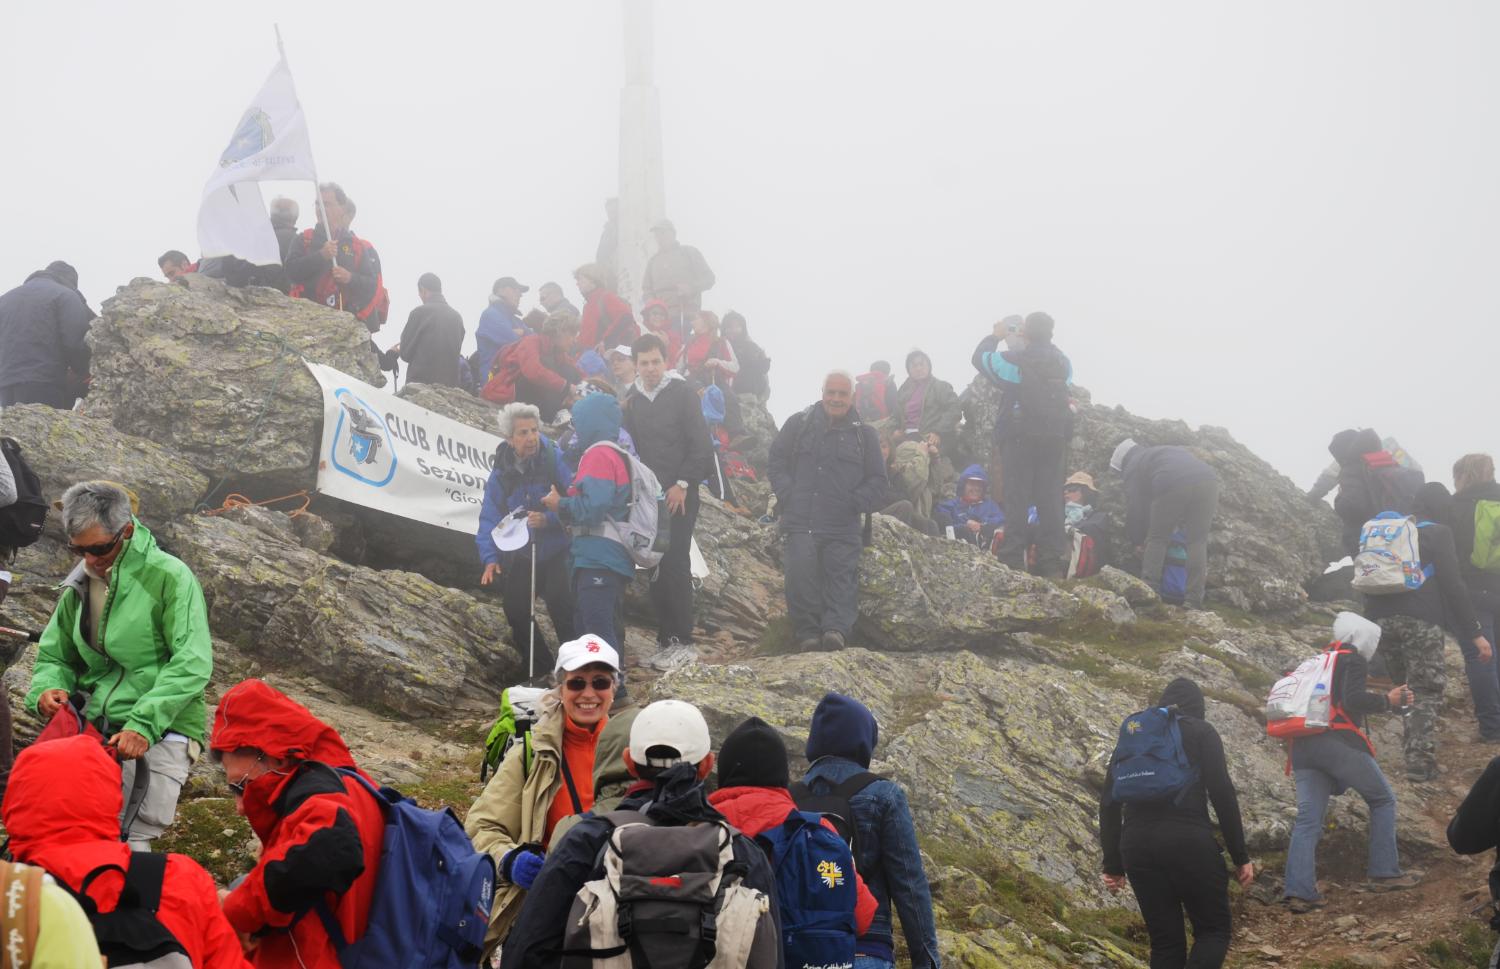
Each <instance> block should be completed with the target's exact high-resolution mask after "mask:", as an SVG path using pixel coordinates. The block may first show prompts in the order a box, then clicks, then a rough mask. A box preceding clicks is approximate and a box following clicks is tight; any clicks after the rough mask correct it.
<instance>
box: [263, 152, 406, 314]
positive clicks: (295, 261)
mask: <svg viewBox="0 0 1500 969" xmlns="http://www.w3.org/2000/svg"><path fill="white" fill-rule="evenodd" d="M318 191H319V192H320V193H321V194H322V197H323V205H322V214H323V215H324V216H325V217H326V218H327V219H328V223H329V224H328V225H324V224H323V222H322V221H319V222H318V224H317V226H316V227H315V228H312V229H307V230H305V231H304V232H303V233H302V235H301V236H299V237H298V238H296V239H293V240H292V242H291V246H290V247H289V249H288V251H287V257H286V275H287V278H288V279H289V280H291V282H292V289H291V296H292V297H293V298H299V297H300V298H303V299H310V300H312V301H313V302H315V303H322V304H323V305H324V306H328V307H331V308H333V309H337V310H343V311H345V312H347V313H353V314H354V316H355V318H356V319H358V320H359V321H360V322H361V323H363V324H364V325H365V329H367V330H369V331H370V332H371V333H374V332H375V331H376V330H379V329H380V328H381V327H382V326H384V325H385V320H386V315H387V314H389V313H390V309H391V297H390V294H389V293H387V292H386V289H385V281H384V279H383V278H382V277H381V273H380V254H379V253H377V252H376V251H375V247H374V246H372V245H370V243H369V241H368V240H366V239H361V238H360V237H359V236H356V235H355V234H354V230H353V229H351V228H350V224H351V223H352V222H353V221H354V213H355V206H354V200H353V199H352V198H350V197H349V196H348V195H347V194H345V192H344V190H343V189H342V188H341V187H339V185H338V184H337V183H336V182H325V183H323V184H322V185H320V186H318Z"/></svg>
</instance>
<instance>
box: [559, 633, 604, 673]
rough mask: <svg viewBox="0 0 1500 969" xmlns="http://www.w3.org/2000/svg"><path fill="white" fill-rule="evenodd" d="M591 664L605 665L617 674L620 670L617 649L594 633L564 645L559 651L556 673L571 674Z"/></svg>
mask: <svg viewBox="0 0 1500 969" xmlns="http://www.w3.org/2000/svg"><path fill="white" fill-rule="evenodd" d="M590 663H603V664H604V665H605V666H608V667H609V668H610V669H612V670H615V671H616V672H618V671H619V669H620V654H619V653H617V652H615V648H614V647H613V646H611V645H610V644H609V643H606V642H605V641H604V640H602V639H600V638H599V637H598V636H595V635H593V634H592V633H591V634H589V635H587V636H580V637H578V638H577V639H574V640H570V641H568V642H566V643H563V644H562V646H561V647H560V648H559V649H558V651H557V665H556V666H554V667H553V668H552V671H553V672H554V673H571V672H573V671H574V670H576V669H581V668H583V667H585V666H588V665H589V664H590Z"/></svg>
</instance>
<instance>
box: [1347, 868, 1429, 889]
mask: <svg viewBox="0 0 1500 969" xmlns="http://www.w3.org/2000/svg"><path fill="white" fill-rule="evenodd" d="M1420 884H1422V872H1419V871H1409V872H1407V873H1405V874H1404V875H1397V876H1396V877H1395V878H1371V879H1370V880H1369V881H1367V882H1365V883H1364V884H1363V885H1360V886H1358V887H1357V888H1355V889H1354V890H1355V891H1357V892H1365V893H1368V894H1372V895H1383V894H1385V893H1386V892H1404V891H1406V890H1407V889H1408V888H1416V887H1417V886H1418V885H1420Z"/></svg>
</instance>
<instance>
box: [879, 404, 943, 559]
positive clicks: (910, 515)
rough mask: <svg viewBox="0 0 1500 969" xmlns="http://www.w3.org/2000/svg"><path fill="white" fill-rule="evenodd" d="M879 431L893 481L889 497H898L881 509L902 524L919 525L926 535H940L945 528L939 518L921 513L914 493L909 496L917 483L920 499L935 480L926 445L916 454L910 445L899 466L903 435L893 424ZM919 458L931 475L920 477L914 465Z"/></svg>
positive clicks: (916, 526)
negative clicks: (933, 479)
mask: <svg viewBox="0 0 1500 969" xmlns="http://www.w3.org/2000/svg"><path fill="white" fill-rule="evenodd" d="M879 434H880V458H881V460H882V461H884V462H885V471H886V477H887V479H888V480H889V481H890V484H891V493H890V494H889V495H887V496H886V497H887V498H895V499H896V500H895V501H893V502H891V503H890V504H888V505H886V506H885V507H884V508H882V509H880V514H882V515H889V516H890V517H891V518H894V519H896V520H897V521H898V522H900V523H901V524H903V525H906V526H908V527H910V528H915V529H916V530H917V531H919V532H921V533H922V534H923V535H931V536H937V535H940V534H942V529H941V528H938V524H937V522H935V521H933V520H932V518H931V517H929V516H928V515H922V514H919V513H918V512H917V505H916V502H915V501H913V500H912V499H911V498H910V497H905V496H907V495H910V494H911V493H912V490H913V486H919V487H920V490H919V491H918V498H919V500H920V498H921V494H922V493H923V492H926V493H928V494H930V493H931V492H930V485H929V482H930V480H931V479H930V475H931V466H930V465H929V464H928V455H927V453H925V449H924V450H923V451H918V452H917V453H916V454H915V455H913V453H912V451H911V450H910V449H909V450H908V451H907V452H906V454H905V455H904V456H903V461H902V462H901V464H900V465H899V466H898V463H897V461H896V454H895V448H896V446H897V445H896V441H897V440H898V438H899V437H900V436H901V435H900V434H899V433H898V432H897V431H895V430H893V429H892V428H890V427H883V428H881V429H880V431H879ZM908 443H911V442H907V441H902V442H901V446H903V447H904V446H905V445H906V444H908ZM918 459H920V462H921V463H922V464H923V465H927V466H928V475H929V477H928V478H919V477H918V476H917V474H916V471H915V469H914V468H912V467H911V465H914V464H916V463H917V462H918Z"/></svg>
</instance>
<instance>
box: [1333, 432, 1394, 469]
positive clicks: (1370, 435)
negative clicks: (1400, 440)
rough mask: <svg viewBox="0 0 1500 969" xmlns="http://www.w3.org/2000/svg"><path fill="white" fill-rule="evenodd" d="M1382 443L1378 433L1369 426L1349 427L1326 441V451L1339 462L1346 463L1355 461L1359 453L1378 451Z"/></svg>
mask: <svg viewBox="0 0 1500 969" xmlns="http://www.w3.org/2000/svg"><path fill="white" fill-rule="evenodd" d="M1383 446H1384V445H1382V444H1381V442H1380V435H1379V434H1377V433H1375V431H1374V430H1372V429H1371V428H1368V427H1365V428H1361V429H1359V430H1354V429H1352V428H1351V429H1350V430H1347V431H1339V432H1338V433H1337V434H1335V435H1334V436H1333V440H1332V441H1330V442H1328V453H1329V454H1331V455H1333V458H1334V460H1335V461H1337V462H1338V463H1339V464H1348V463H1350V462H1351V461H1355V460H1357V459H1358V458H1359V456H1360V455H1361V454H1369V453H1370V452H1371V451H1379V450H1380V449H1381V448H1382V447H1383Z"/></svg>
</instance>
